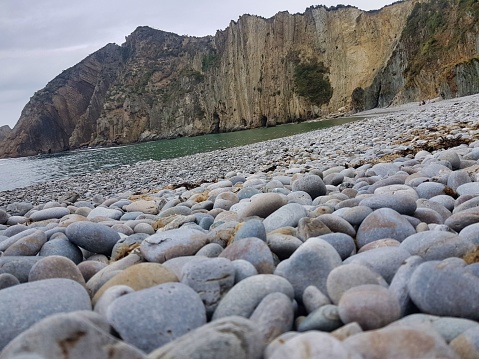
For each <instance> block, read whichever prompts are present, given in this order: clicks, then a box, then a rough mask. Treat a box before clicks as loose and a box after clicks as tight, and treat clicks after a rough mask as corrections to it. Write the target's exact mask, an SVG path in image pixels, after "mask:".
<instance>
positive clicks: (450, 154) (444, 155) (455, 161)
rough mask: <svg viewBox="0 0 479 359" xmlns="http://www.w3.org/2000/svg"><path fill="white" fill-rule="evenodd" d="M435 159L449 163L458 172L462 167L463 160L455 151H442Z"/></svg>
mask: <svg viewBox="0 0 479 359" xmlns="http://www.w3.org/2000/svg"><path fill="white" fill-rule="evenodd" d="M435 157H436V158H437V159H439V160H441V161H447V162H449V163H450V164H451V168H452V169H453V170H457V169H459V168H460V166H461V159H460V157H459V155H458V154H457V152H456V151H454V150H446V151H440V152H438V153H437V154H436V156H435Z"/></svg>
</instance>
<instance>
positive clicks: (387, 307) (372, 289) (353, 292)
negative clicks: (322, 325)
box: [338, 284, 401, 330]
mask: <svg viewBox="0 0 479 359" xmlns="http://www.w3.org/2000/svg"><path fill="white" fill-rule="evenodd" d="M338 310H339V316H340V318H341V320H342V322H343V323H345V324H347V323H352V322H357V323H358V324H359V325H360V326H361V328H363V329H364V330H372V329H377V328H382V327H384V326H386V325H387V324H389V323H392V322H394V321H395V320H397V319H399V318H400V316H401V308H400V306H399V302H398V300H397V299H396V297H395V296H394V295H392V294H391V293H390V292H389V291H388V289H387V288H384V287H382V286H380V285H374V284H366V285H360V286H358V287H354V288H351V289H348V290H347V291H346V292H344V293H343V295H342V296H341V299H340V300H339V303H338Z"/></svg>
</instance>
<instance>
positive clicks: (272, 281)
mask: <svg viewBox="0 0 479 359" xmlns="http://www.w3.org/2000/svg"><path fill="white" fill-rule="evenodd" d="M274 292H281V293H283V294H285V295H287V296H288V298H290V299H293V295H294V290H293V287H292V286H291V284H290V282H288V281H287V280H286V279H285V278H283V277H280V276H277V275H273V274H258V275H255V276H252V277H248V278H245V279H243V280H242V281H240V282H239V283H237V284H236V285H235V286H234V287H233V288H231V290H230V291H229V292H228V293H226V295H225V296H224V297H223V299H222V300H221V301H220V303H219V305H218V307H217V308H216V310H215V312H214V314H213V320H216V319H219V318H223V317H228V316H231V315H239V316H241V317H245V318H249V317H250V316H251V314H253V312H254V310H255V308H256V307H257V306H258V304H259V303H260V302H261V301H262V300H263V298H264V297H266V296H267V295H268V294H271V293H274Z"/></svg>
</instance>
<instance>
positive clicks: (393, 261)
mask: <svg viewBox="0 0 479 359" xmlns="http://www.w3.org/2000/svg"><path fill="white" fill-rule="evenodd" d="M410 256H411V254H410V253H409V252H408V251H406V250H405V249H403V248H400V247H381V248H376V249H371V250H369V251H366V252H363V253H358V254H355V255H353V256H351V257H349V258H348V259H346V260H345V261H344V262H343V263H344V264H349V263H359V264H366V265H368V266H369V267H371V269H372V270H374V271H375V272H377V273H378V274H380V275H381V276H382V277H383V278H384V279H385V280H386V282H388V283H391V280H392V279H393V277H394V275H395V274H396V272H397V270H398V269H399V267H400V266H401V264H402V263H403V262H404V261H405V260H406V258H409V257H410Z"/></svg>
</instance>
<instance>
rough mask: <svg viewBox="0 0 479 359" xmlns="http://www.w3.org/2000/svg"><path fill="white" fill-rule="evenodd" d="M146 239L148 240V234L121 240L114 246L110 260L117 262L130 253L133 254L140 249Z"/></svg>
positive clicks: (135, 235)
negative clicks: (132, 252)
mask: <svg viewBox="0 0 479 359" xmlns="http://www.w3.org/2000/svg"><path fill="white" fill-rule="evenodd" d="M146 238H148V234H146V233H134V234H132V235H130V236H128V237H123V238H121V239H120V240H119V241H118V242H116V243H115V245H114V246H113V249H112V250H111V257H110V259H111V260H112V261H117V260H119V259H121V258H123V257H125V256H126V255H128V253H131V251H133V250H135V249H136V248H138V247H139V246H140V244H141V242H143V240H144V239H146Z"/></svg>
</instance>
